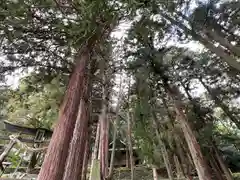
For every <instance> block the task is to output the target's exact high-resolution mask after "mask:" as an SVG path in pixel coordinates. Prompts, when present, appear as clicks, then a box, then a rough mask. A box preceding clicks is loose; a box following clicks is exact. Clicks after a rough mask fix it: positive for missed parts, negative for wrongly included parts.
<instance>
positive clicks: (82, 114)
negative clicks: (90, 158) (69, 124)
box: [63, 59, 90, 180]
mask: <svg viewBox="0 0 240 180" xmlns="http://www.w3.org/2000/svg"><path fill="white" fill-rule="evenodd" d="M89 64H90V63H89V59H88V63H87V62H86V64H85V73H84V79H83V84H82V88H81V90H82V94H81V100H80V105H79V111H78V116H77V121H76V124H75V128H74V132H73V137H72V140H71V144H70V147H69V153H68V157H67V162H66V167H65V172H64V176H63V180H69V179H71V180H81V174H82V168H83V160H84V152H85V147H86V146H85V144H86V143H85V142H86V141H87V140H88V122H89V118H90V114H89V113H90V112H89V105H90V102H89V93H90V85H89V81H90V79H89V77H90V73H89V72H88V71H87V69H88V68H89V67H88V66H89Z"/></svg>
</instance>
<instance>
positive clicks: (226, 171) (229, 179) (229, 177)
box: [213, 145, 233, 180]
mask: <svg viewBox="0 0 240 180" xmlns="http://www.w3.org/2000/svg"><path fill="white" fill-rule="evenodd" d="M213 149H214V152H215V157H216V159H217V161H218V163H219V165H220V167H221V169H222V171H223V172H224V174H225V177H226V179H227V180H233V177H232V174H231V172H230V171H229V169H228V168H227V166H226V164H225V162H224V160H223V158H222V156H221V155H220V154H219V150H218V149H217V147H216V146H215V145H214V147H213Z"/></svg>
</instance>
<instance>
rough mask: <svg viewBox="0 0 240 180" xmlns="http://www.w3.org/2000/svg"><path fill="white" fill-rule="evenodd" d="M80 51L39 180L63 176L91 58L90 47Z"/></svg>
mask: <svg viewBox="0 0 240 180" xmlns="http://www.w3.org/2000/svg"><path fill="white" fill-rule="evenodd" d="M80 52H81V53H80V56H79V57H78V59H77V60H78V62H77V65H76V67H75V70H74V72H73V74H72V75H71V77H70V81H69V84H68V88H67V91H66V93H65V97H64V101H63V103H62V106H61V109H60V113H59V119H58V124H57V126H56V127H55V128H54V132H53V135H52V138H51V141H50V144H49V146H48V150H47V154H46V156H45V159H44V162H43V165H42V168H41V170H40V173H39V176H38V180H61V179H62V178H63V174H64V168H65V163H66V159H67V156H68V150H69V145H70V141H71V138H72V135H73V131H74V126H75V122H76V118H77V112H78V109H79V104H80V98H81V95H82V91H81V90H82V86H83V84H84V79H85V73H86V64H87V61H88V60H89V58H90V52H89V49H88V47H83V49H82V50H81V51H80Z"/></svg>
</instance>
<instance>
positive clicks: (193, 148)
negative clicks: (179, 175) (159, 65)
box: [163, 79, 212, 180]
mask: <svg viewBox="0 0 240 180" xmlns="http://www.w3.org/2000/svg"><path fill="white" fill-rule="evenodd" d="M163 81H164V87H165V89H166V91H167V93H168V95H169V96H170V97H171V98H172V99H173V101H174V105H175V108H176V113H177V115H178V120H179V123H180V125H181V128H182V131H183V133H184V137H185V139H186V142H187V145H188V148H189V150H190V153H191V156H192V159H193V162H194V165H195V167H196V170H197V173H198V177H199V180H211V179H212V178H211V174H210V172H209V167H208V165H207V163H206V161H205V159H204V156H203V155H202V152H201V148H200V146H199V144H198V142H197V139H196V137H195V135H194V133H193V131H192V129H191V127H190V125H189V124H188V120H187V116H186V115H185V114H184V112H183V110H184V106H183V105H182V103H181V100H180V99H179V97H180V93H179V92H178V89H177V87H174V88H171V87H170V85H169V84H168V83H167V82H168V81H167V79H163Z"/></svg>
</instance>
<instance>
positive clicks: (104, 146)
mask: <svg viewBox="0 0 240 180" xmlns="http://www.w3.org/2000/svg"><path fill="white" fill-rule="evenodd" d="M105 90H106V89H105V88H104V92H103V104H102V112H101V116H100V146H99V149H100V150H99V152H100V167H101V178H102V179H105V178H106V177H107V175H108V146H109V144H108V132H109V128H108V127H109V119H108V117H107V101H106V98H107V97H106V92H105Z"/></svg>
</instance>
